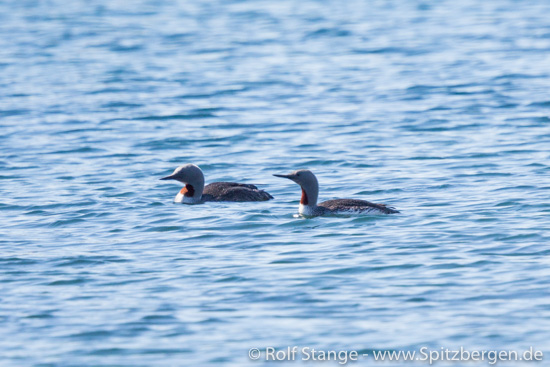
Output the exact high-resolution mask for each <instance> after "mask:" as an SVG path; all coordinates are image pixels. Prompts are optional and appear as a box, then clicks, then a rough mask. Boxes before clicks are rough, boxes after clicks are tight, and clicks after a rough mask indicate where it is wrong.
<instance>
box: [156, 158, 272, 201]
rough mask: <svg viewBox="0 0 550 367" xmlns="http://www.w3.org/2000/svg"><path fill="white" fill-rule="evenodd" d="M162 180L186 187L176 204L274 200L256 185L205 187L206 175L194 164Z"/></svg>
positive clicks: (177, 196)
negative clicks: (180, 183)
mask: <svg viewBox="0 0 550 367" xmlns="http://www.w3.org/2000/svg"><path fill="white" fill-rule="evenodd" d="M161 180H176V181H179V182H182V183H184V184H185V187H184V188H182V189H181V190H180V192H179V193H178V194H177V195H176V198H175V199H174V202H176V203H183V204H200V203H203V202H205V201H266V200H269V199H273V196H271V195H269V194H268V193H267V192H265V191H263V190H259V189H258V188H257V187H256V186H254V185H247V184H240V183H235V182H213V183H211V184H209V185H206V186H204V175H203V173H202V171H201V169H200V168H199V167H198V166H195V165H194V164H185V165H183V166H179V167H178V168H176V170H175V171H174V173H172V174H171V175H170V176H166V177H163V178H161Z"/></svg>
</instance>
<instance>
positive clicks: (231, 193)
mask: <svg viewBox="0 0 550 367" xmlns="http://www.w3.org/2000/svg"><path fill="white" fill-rule="evenodd" d="M269 199H273V196H271V195H269V194H268V193H267V192H265V191H263V190H259V189H258V188H257V187H256V186H254V185H249V184H241V183H236V182H213V183H211V184H208V185H206V186H205V187H204V191H203V192H202V200H203V201H238V202H241V201H266V200H269Z"/></svg>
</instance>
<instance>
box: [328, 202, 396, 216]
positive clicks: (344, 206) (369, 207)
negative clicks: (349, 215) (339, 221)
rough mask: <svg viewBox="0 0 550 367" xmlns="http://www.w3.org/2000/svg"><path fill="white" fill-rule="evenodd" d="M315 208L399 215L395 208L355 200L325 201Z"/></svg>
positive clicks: (331, 210)
mask: <svg viewBox="0 0 550 367" xmlns="http://www.w3.org/2000/svg"><path fill="white" fill-rule="evenodd" d="M317 206H320V207H322V208H325V209H327V210H328V211H329V212H338V211H346V210H349V211H358V212H366V213H368V212H370V211H373V212H375V211H380V212H382V213H384V214H395V213H399V211H398V210H396V209H395V208H392V207H389V206H386V205H385V204H375V203H371V202H370V201H366V200H357V199H335V200H327V201H324V202H322V203H319V204H318V205H317Z"/></svg>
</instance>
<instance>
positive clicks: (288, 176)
mask: <svg viewBox="0 0 550 367" xmlns="http://www.w3.org/2000/svg"><path fill="white" fill-rule="evenodd" d="M273 176H275V177H282V178H288V179H290V180H292V178H293V177H292V175H277V174H273Z"/></svg>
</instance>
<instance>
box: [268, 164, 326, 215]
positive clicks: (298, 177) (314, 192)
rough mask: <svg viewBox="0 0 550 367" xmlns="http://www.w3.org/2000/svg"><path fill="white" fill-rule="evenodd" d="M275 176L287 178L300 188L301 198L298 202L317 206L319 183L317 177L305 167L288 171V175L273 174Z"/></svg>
mask: <svg viewBox="0 0 550 367" xmlns="http://www.w3.org/2000/svg"><path fill="white" fill-rule="evenodd" d="M273 176H276V177H283V178H288V179H289V180H292V181H294V182H296V183H297V184H298V185H300V187H301V188H302V199H301V200H300V204H302V205H309V206H312V207H315V206H317V198H318V196H319V183H318V182H317V177H315V175H314V174H313V172H311V171H310V170H307V169H300V170H297V171H294V172H291V173H289V174H288V175H273Z"/></svg>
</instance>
